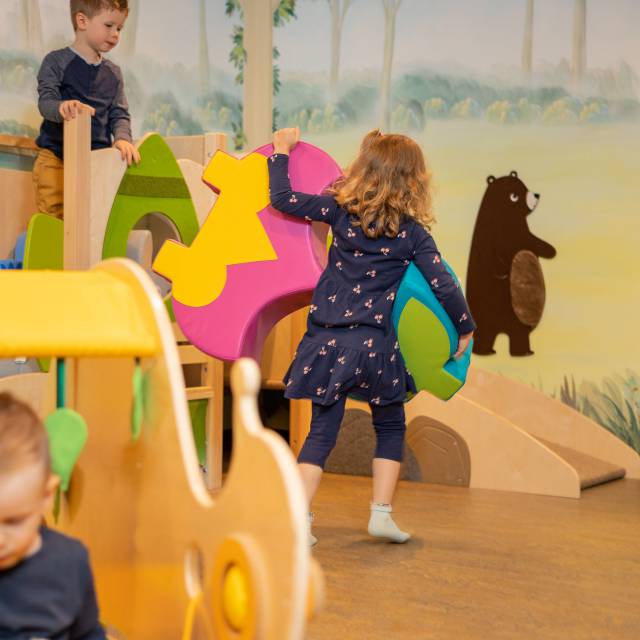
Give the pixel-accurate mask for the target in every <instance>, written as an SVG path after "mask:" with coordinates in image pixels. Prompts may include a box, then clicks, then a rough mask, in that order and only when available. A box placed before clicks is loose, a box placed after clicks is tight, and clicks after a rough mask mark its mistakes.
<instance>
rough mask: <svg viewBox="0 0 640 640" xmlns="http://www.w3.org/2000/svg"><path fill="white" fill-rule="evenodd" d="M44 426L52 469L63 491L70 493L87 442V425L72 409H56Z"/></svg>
mask: <svg viewBox="0 0 640 640" xmlns="http://www.w3.org/2000/svg"><path fill="white" fill-rule="evenodd" d="M44 425H45V429H46V430H47V435H48V436H49V451H50V455H51V468H52V470H53V473H55V474H56V475H57V476H58V477H59V478H60V488H61V490H62V491H63V492H64V491H68V489H69V483H70V482H71V476H72V474H73V469H74V467H75V466H76V462H77V461H78V458H79V457H80V454H81V453H82V450H83V449H84V445H85V444H86V442H87V437H88V429H87V424H86V422H85V421H84V418H83V417H82V416H81V415H80V414H79V413H76V412H75V411H73V410H72V409H56V410H55V411H54V412H53V413H52V414H50V415H49V416H47V418H46V419H45V421H44Z"/></svg>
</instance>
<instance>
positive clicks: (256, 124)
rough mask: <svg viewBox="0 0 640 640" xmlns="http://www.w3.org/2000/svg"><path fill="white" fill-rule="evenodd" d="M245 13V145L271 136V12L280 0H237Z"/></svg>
mask: <svg viewBox="0 0 640 640" xmlns="http://www.w3.org/2000/svg"><path fill="white" fill-rule="evenodd" d="M240 4H241V6H242V11H243V13H244V39H243V46H244V48H245V51H246V52H247V59H246V61H245V63H244V87H243V105H242V127H243V129H244V134H245V136H246V137H247V143H246V146H247V149H254V148H255V147H258V146H260V145H262V144H265V143H266V142H269V140H270V139H271V132H272V131H273V12H274V11H275V10H276V9H277V8H278V5H279V4H280V2H279V0H240Z"/></svg>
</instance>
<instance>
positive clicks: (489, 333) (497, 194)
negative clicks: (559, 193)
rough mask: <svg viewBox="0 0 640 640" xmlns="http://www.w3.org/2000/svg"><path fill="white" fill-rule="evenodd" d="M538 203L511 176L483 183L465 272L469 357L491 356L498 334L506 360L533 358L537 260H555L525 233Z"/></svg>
mask: <svg viewBox="0 0 640 640" xmlns="http://www.w3.org/2000/svg"><path fill="white" fill-rule="evenodd" d="M539 200H540V195H539V194H537V193H532V192H531V191H529V189H527V186H526V185H525V184H524V182H522V180H520V178H518V174H517V172H516V171H512V172H511V173H510V174H509V175H508V176H502V177H500V178H495V177H494V176H489V177H488V178H487V189H486V191H485V194H484V197H483V198H482V203H481V204H480V210H479V211H478V217H477V218H476V224H475V228H474V230H473V238H472V240H471V251H470V254H469V267H468V271H467V289H466V294H467V300H468V302H469V307H470V309H471V313H472V314H473V317H474V319H475V321H476V324H477V325H478V328H477V331H476V334H475V336H474V344H473V353H475V354H478V355H490V354H493V353H495V351H494V349H493V345H494V342H495V339H496V336H497V335H498V334H499V333H506V334H507V335H508V336H509V353H510V354H511V355H512V356H528V355H532V354H533V351H531V348H530V344H529V334H530V333H531V331H533V329H535V327H536V326H537V325H538V323H539V322H540V318H541V317H542V311H543V309H544V300H545V286H544V276H543V275H542V269H541V268H540V263H539V261H538V257H540V258H553V257H554V256H555V255H556V250H555V249H554V247H552V246H551V245H550V244H549V243H548V242H545V241H544V240H541V239H540V238H537V237H536V236H534V235H533V234H532V233H531V232H530V231H529V226H528V224H527V216H528V215H529V214H530V213H531V212H532V211H533V210H534V209H535V208H536V206H537V204H538V201H539Z"/></svg>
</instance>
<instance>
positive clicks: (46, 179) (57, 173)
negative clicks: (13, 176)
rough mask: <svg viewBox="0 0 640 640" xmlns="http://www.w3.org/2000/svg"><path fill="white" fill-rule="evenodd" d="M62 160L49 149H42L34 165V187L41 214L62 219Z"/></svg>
mask: <svg viewBox="0 0 640 640" xmlns="http://www.w3.org/2000/svg"><path fill="white" fill-rule="evenodd" d="M62 166H63V165H62V160H60V158H58V156H56V155H55V154H54V153H53V152H52V151H49V149H40V151H39V153H38V157H37V158H36V161H35V164H34V165H33V186H34V187H35V190H36V206H37V207H38V211H39V212H40V213H47V214H49V215H50V216H55V217H56V218H62V213H63V195H64V177H63V176H64V174H63V169H62Z"/></svg>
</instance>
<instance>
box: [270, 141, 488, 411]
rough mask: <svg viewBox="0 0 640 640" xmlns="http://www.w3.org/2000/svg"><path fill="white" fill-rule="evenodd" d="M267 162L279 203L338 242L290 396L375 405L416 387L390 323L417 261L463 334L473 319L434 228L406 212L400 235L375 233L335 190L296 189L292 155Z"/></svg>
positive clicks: (292, 373) (293, 371)
mask: <svg viewBox="0 0 640 640" xmlns="http://www.w3.org/2000/svg"><path fill="white" fill-rule="evenodd" d="M267 164H268V165H269V182H270V196H271V204H272V206H273V207H275V208H276V209H278V210H279V211H282V212H284V213H287V214H291V215H294V216H296V217H299V218H303V219H305V220H316V221H320V222H325V223H327V224H329V225H331V230H332V232H333V244H332V245H331V248H330V250H329V259H328V264H327V267H326V269H325V270H324V272H323V274H322V276H321V277H320V280H319V281H318V285H317V286H316V289H315V292H314V294H313V299H312V301H311V307H310V309H309V317H308V320H307V332H306V333H305V335H304V337H303V338H302V341H301V342H300V345H299V346H298V350H297V352H296V354H295V358H294V360H293V362H292V363H291V366H290V367H289V370H288V371H287V373H286V375H285V377H284V383H285V385H286V389H285V396H286V397H287V398H310V399H311V400H313V402H315V403H318V404H322V405H331V404H333V403H335V402H337V401H338V400H340V399H341V398H342V397H344V395H345V394H348V395H350V396H355V397H357V398H359V399H361V400H365V401H367V402H369V403H371V404H373V405H387V404H392V403H396V402H401V401H403V400H405V398H406V396H407V392H412V393H415V392H416V387H415V383H414V381H413V378H412V377H411V373H410V372H409V371H408V370H407V368H406V367H405V364H404V360H403V358H402V355H401V354H400V350H399V347H398V340H397V337H396V333H395V330H394V327H393V323H392V322H391V310H392V307H393V301H394V299H395V296H396V292H397V290H398V286H399V284H400V280H401V279H402V276H403V275H404V272H405V269H406V268H407V266H408V265H409V263H410V262H411V261H413V262H415V264H416V266H417V267H418V269H419V270H420V271H421V273H422V274H423V275H424V277H425V278H426V280H427V282H429V284H430V285H431V288H432V289H433V291H434V293H435V295H436V297H437V298H438V300H439V301H440V303H441V304H442V305H443V307H444V309H445V310H446V312H447V313H448V315H449V316H450V317H451V319H452V321H453V323H454V325H455V326H456V327H457V329H458V333H459V334H460V335H463V334H466V333H469V332H471V331H473V330H474V328H475V324H474V322H473V319H472V317H471V313H470V312H469V309H468V307H467V303H466V301H465V299H464V296H463V294H462V291H461V290H460V288H459V286H458V284H457V283H456V282H455V280H454V279H453V278H452V277H451V275H450V274H449V272H448V271H447V269H446V268H445V266H444V265H443V263H442V259H441V258H440V254H439V253H438V249H437V247H436V245H435V242H434V241H433V238H432V237H431V236H430V235H429V233H428V231H427V230H426V229H425V228H424V227H423V226H422V225H420V224H418V223H417V222H415V221H414V220H412V219H411V218H409V217H407V218H406V219H405V221H404V222H403V223H402V225H401V227H400V232H399V233H398V235H397V236H396V237H395V238H389V237H381V238H378V239H375V240H374V239H371V238H368V237H366V236H365V235H364V233H363V232H362V229H361V228H360V226H359V225H357V224H354V222H356V218H355V217H354V216H351V215H350V214H349V213H347V211H345V210H344V209H343V208H342V207H340V206H339V205H338V203H337V202H336V201H335V200H334V198H333V197H332V196H327V195H321V196H317V195H309V194H305V193H300V192H297V191H296V192H294V191H292V190H291V183H290V180H289V176H288V165H289V156H288V155H285V154H274V155H273V156H271V158H270V159H269V162H268V163H267Z"/></svg>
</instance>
